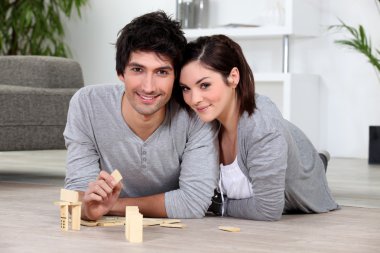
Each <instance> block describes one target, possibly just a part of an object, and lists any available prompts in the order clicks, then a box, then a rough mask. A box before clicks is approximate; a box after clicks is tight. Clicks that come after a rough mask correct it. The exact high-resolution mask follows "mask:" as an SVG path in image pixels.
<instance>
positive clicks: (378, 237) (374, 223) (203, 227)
mask: <svg viewBox="0 0 380 253" xmlns="http://www.w3.org/2000/svg"><path fill="white" fill-rule="evenodd" d="M65 154H66V153H65V151H61V150H59V151H28V152H23V151H20V152H0V224H1V230H0V252H70V251H71V252H79V251H83V250H86V251H87V252H91V253H94V252H234V253H237V252H380V166H369V165H368V164H367V161H365V160H361V159H337V158H335V159H332V161H331V162H330V165H329V168H328V171H327V177H328V181H329V185H330V188H331V190H332V192H333V195H334V197H335V198H336V200H337V202H338V203H339V204H341V205H342V209H341V210H338V211H334V212H331V213H326V214H317V215H285V216H283V218H282V219H281V220H280V221H278V222H258V221H248V220H239V219H233V218H220V217H211V216H210V217H206V218H204V219H189V220H182V223H185V224H186V225H187V227H186V228H183V229H174V228H162V227H146V228H144V242H143V243H142V244H132V243H128V242H127V241H126V240H125V239H124V228H123V227H122V226H117V227H83V226H82V227H81V230H80V231H69V232H61V231H60V228H59V212H58V207H57V206H54V205H53V202H54V201H55V200H58V198H59V189H60V188H61V187H62V185H63V178H64V173H65V171H64V163H65ZM220 225H230V226H237V227H240V228H241V232H237V233H230V232H224V231H221V230H218V226H220Z"/></svg>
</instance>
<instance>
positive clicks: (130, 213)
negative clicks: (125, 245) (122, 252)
mask: <svg viewBox="0 0 380 253" xmlns="http://www.w3.org/2000/svg"><path fill="white" fill-rule="evenodd" d="M138 210H139V209H138V207H137V206H127V207H125V239H127V241H129V242H132V243H140V242H142V241H143V216H142V214H140V213H139V211H138Z"/></svg>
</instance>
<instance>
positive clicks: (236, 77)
mask: <svg viewBox="0 0 380 253" xmlns="http://www.w3.org/2000/svg"><path fill="white" fill-rule="evenodd" d="M227 81H228V84H229V85H231V86H232V87H234V88H236V86H237V85H238V84H239V81H240V73H239V69H238V68H237V67H233V68H232V69H231V72H230V75H229V76H228V77H227Z"/></svg>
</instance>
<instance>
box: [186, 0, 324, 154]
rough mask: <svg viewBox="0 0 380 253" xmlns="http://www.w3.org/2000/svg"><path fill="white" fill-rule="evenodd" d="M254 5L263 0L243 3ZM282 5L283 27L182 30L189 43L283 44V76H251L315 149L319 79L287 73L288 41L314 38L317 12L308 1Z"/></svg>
mask: <svg viewBox="0 0 380 253" xmlns="http://www.w3.org/2000/svg"><path fill="white" fill-rule="evenodd" d="M240 1H244V0H240ZM255 1H256V2H257V1H264V0H253V1H245V2H246V3H247V4H249V5H250V8H253V7H254V4H255ZM223 2H224V4H225V3H226V0H222V1H220V2H216V1H214V2H211V4H223ZM282 4H283V6H284V14H285V16H284V24H283V25H282V26H273V25H272V26H260V27H239V28H231V27H215V28H202V29H185V30H184V31H185V35H186V37H187V38H188V40H193V39H196V38H197V37H200V36H206V35H213V34H224V35H227V36H229V37H231V38H233V39H234V40H235V41H237V42H239V40H259V39H274V40H279V39H280V40H282V43H283V49H282V51H283V54H282V64H283V70H282V72H273V73H254V78H255V82H256V91H257V92H258V93H260V94H263V95H266V96H268V97H270V98H271V99H272V100H273V101H274V102H275V103H276V105H277V106H278V107H279V109H280V110H281V112H282V113H283V116H284V118H286V119H287V120H289V121H291V122H292V123H294V124H295V125H297V126H298V127H299V128H300V129H301V130H303V132H304V133H305V134H306V135H307V136H308V137H309V138H310V140H311V141H312V143H313V144H314V145H315V146H316V147H318V146H319V142H320V140H319V126H320V122H319V107H320V106H319V76H317V75H313V74H305V73H302V74H296V73H292V72H291V71H289V61H290V59H289V38H292V39H299V38H311V37H315V36H317V35H318V34H319V14H318V10H317V8H316V6H315V5H314V4H315V1H314V4H313V2H312V1H309V0H283V2H282ZM214 7H215V6H214ZM245 7H246V6H244V8H245ZM247 8H248V6H247ZM221 15H224V14H221Z"/></svg>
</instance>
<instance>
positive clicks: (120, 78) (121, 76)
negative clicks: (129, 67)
mask: <svg viewBox="0 0 380 253" xmlns="http://www.w3.org/2000/svg"><path fill="white" fill-rule="evenodd" d="M117 77H118V78H119V80H120V81H122V82H123V83H124V75H123V74H120V75H117Z"/></svg>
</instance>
